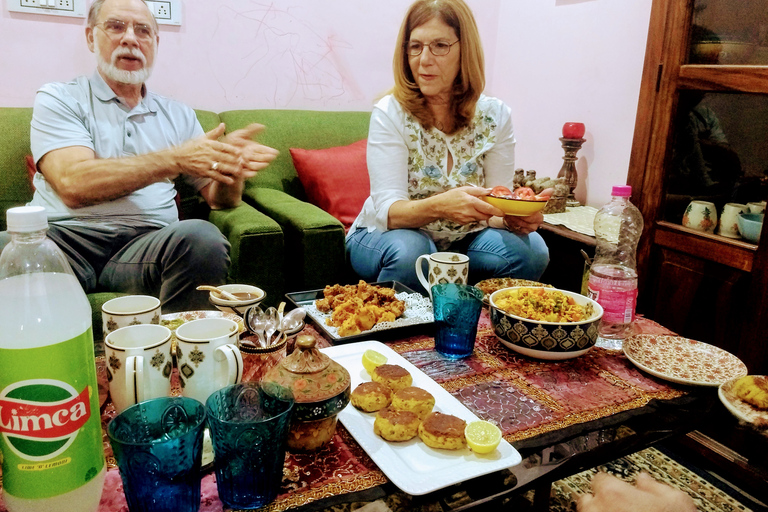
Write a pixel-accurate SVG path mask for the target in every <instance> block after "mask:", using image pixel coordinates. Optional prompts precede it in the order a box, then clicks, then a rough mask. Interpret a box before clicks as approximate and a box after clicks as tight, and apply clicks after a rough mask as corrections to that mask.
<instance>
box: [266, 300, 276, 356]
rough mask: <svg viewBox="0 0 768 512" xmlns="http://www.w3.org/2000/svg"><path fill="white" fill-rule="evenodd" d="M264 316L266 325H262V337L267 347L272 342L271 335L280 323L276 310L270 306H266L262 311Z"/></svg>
mask: <svg viewBox="0 0 768 512" xmlns="http://www.w3.org/2000/svg"><path fill="white" fill-rule="evenodd" d="M264 316H265V320H266V325H265V326H264V337H265V339H266V341H267V344H266V345H265V346H267V347H268V346H270V345H271V344H272V335H273V334H275V331H276V330H277V328H278V326H279V325H280V320H279V319H278V317H277V310H276V309H275V308H273V307H271V306H270V307H268V308H267V310H266V311H265V312H264Z"/></svg>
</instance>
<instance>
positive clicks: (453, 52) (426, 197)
mask: <svg viewBox="0 0 768 512" xmlns="http://www.w3.org/2000/svg"><path fill="white" fill-rule="evenodd" d="M393 67H394V75H395V86H394V88H393V90H392V92H391V94H389V95H387V96H385V97H384V98H383V99H381V100H380V101H379V102H378V103H377V104H376V106H375V108H374V110H373V114H372V116H371V124H370V129H369V133H368V150H367V151H368V153H367V161H368V172H369V174H370V179H371V195H370V197H369V198H368V199H367V200H366V202H365V204H364V206H363V209H362V211H361V212H360V214H359V215H358V217H357V219H356V220H355V222H354V224H353V225H352V227H351V228H350V230H349V233H348V235H347V253H348V255H349V258H350V261H351V263H352V267H353V268H354V269H355V271H356V272H357V273H358V275H359V276H360V277H361V278H363V279H365V280H366V281H390V280H396V281H399V282H401V283H403V284H405V285H406V286H408V287H411V288H413V289H418V287H419V285H418V280H417V278H416V272H415V262H416V259H417V258H418V257H419V256H420V255H422V254H428V253H433V252H435V251H438V250H440V251H452V252H462V253H465V254H467V255H468V256H469V258H470V270H469V273H470V276H471V277H470V280H471V281H472V282H477V281H480V280H482V279H485V278H489V277H516V278H522V279H532V280H536V279H538V278H539V277H540V276H541V274H542V273H543V272H544V269H545V268H546V266H547V263H548V262H549V252H548V250H547V247H546V245H545V243H544V241H543V240H542V238H541V237H540V236H539V235H538V234H537V233H535V231H536V229H537V228H538V226H539V224H540V223H541V221H542V220H543V216H542V215H541V213H537V214H535V215H532V216H530V217H511V216H506V217H505V216H504V214H503V212H502V211H501V210H498V209H497V208H495V207H493V206H491V205H490V204H488V203H486V202H485V201H483V200H482V199H481V196H484V195H487V194H488V193H489V192H490V190H491V188H492V187H494V186H497V185H504V186H506V187H508V188H509V189H512V188H513V184H512V179H513V174H514V173H513V168H514V163H515V162H514V157H515V137H514V132H513V129H512V121H511V119H510V109H509V107H508V106H507V105H505V104H504V103H503V102H501V101H500V100H498V99H496V98H491V97H488V96H485V95H484V94H483V89H484V87H485V76H484V60H483V50H482V47H481V44H480V36H479V34H478V30H477V25H476V24H475V20H474V17H473V15H472V11H471V10H470V9H469V7H468V6H467V5H466V4H465V3H464V1H463V0H417V1H416V2H415V3H413V5H411V7H410V8H409V9H408V12H407V14H406V16H405V19H404V21H403V24H402V26H401V28H400V34H399V36H398V44H397V46H396V48H395V57H394V62H393Z"/></svg>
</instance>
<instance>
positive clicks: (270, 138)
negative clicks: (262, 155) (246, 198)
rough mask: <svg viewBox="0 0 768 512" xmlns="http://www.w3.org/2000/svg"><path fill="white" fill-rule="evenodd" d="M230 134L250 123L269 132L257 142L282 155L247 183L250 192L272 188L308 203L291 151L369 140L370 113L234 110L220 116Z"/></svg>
mask: <svg viewBox="0 0 768 512" xmlns="http://www.w3.org/2000/svg"><path fill="white" fill-rule="evenodd" d="M219 117H220V118H221V120H222V121H223V122H224V123H226V125H227V132H230V131H233V130H237V129H239V128H242V127H244V126H247V125H248V124H250V123H260V124H263V125H264V126H265V127H266V128H265V130H264V131H263V132H262V133H261V134H259V135H258V136H257V140H258V141H259V142H261V143H262V144H264V145H266V146H270V147H273V148H275V149H277V150H279V151H280V156H278V157H277V158H276V159H275V161H274V162H272V163H271V164H270V165H269V167H267V168H266V169H264V170H263V171H261V172H259V174H258V175H256V176H255V177H253V178H251V179H250V180H248V183H247V184H246V186H247V188H248V189H253V188H256V187H266V188H273V189H277V190H282V191H284V192H287V193H288V194H290V195H292V196H294V197H298V198H299V199H306V195H305V194H304V188H303V187H302V186H301V182H300V181H299V178H298V177H297V175H296V168H295V167H294V166H293V160H291V153H290V151H289V149H290V148H302V149H322V148H330V147H335V146H346V145H347V144H351V143H353V142H355V141H358V140H361V139H365V138H367V137H368V124H369V121H370V117H371V114H370V112H322V111H314V110H231V111H228V112H222V113H221V114H219Z"/></svg>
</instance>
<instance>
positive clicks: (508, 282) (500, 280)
mask: <svg viewBox="0 0 768 512" xmlns="http://www.w3.org/2000/svg"><path fill="white" fill-rule="evenodd" d="M475 286H476V287H477V288H480V290H482V292H483V304H485V305H486V306H487V305H488V299H489V298H490V296H491V294H492V293H493V292H495V291H497V290H501V289H502V288H512V287H515V286H532V287H540V286H544V287H546V288H552V285H551V284H542V283H539V282H537V281H529V280H528V279H515V278H514V277H492V278H491V279H484V280H482V281H480V282H479V283H477V284H476V285H475Z"/></svg>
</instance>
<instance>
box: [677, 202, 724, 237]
mask: <svg viewBox="0 0 768 512" xmlns="http://www.w3.org/2000/svg"><path fill="white" fill-rule="evenodd" d="M683 226H685V227H687V228H691V229H695V230H696V231H703V232H705V233H714V232H715V227H716V226H717V208H716V207H715V203H710V202H709V201H691V202H690V204H689V205H688V206H687V207H686V208H685V213H684V214H683Z"/></svg>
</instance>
